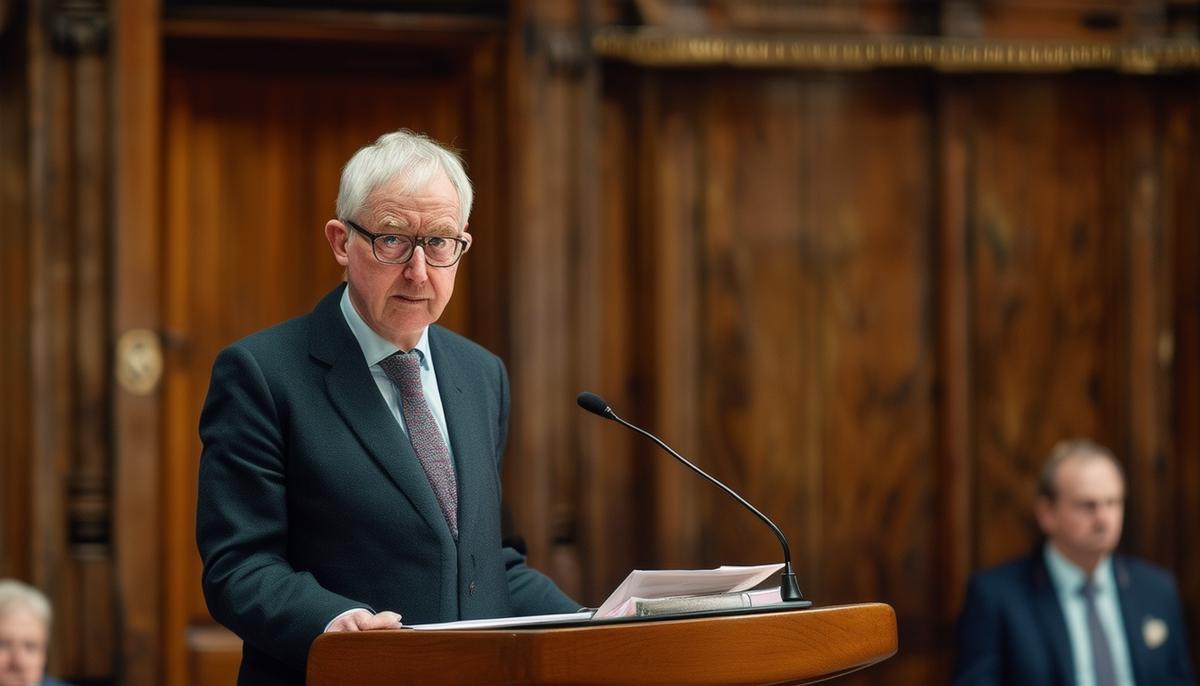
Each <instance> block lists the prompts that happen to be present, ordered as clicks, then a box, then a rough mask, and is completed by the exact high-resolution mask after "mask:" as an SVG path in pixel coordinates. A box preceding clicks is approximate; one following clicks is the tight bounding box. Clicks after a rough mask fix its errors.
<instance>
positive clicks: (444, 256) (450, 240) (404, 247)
mask: <svg viewBox="0 0 1200 686" xmlns="http://www.w3.org/2000/svg"><path fill="white" fill-rule="evenodd" d="M346 223H347V224H349V225H350V228H352V229H354V230H355V231H357V232H359V233H361V234H362V235H364V236H366V237H367V238H368V239H370V241H371V252H372V253H374V254H375V259H377V260H379V261H380V262H382V263H384V264H404V263H405V262H408V261H409V260H411V259H412V256H413V253H414V252H416V249H417V246H418V245H419V246H421V250H422V251H423V252H424V253H425V264H427V265H429V266H430V267H451V266H453V265H454V263H455V262H458V260H459V258H460V257H462V256H463V253H465V252H466V251H467V246H468V243H467V240H466V239H465V238H457V237H454V236H406V235H404V234H402V233H371V232H370V231H367V230H366V229H364V228H363V227H361V226H359V225H358V224H355V223H354V222H352V221H350V220H349V219H347V220H346Z"/></svg>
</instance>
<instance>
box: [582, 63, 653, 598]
mask: <svg viewBox="0 0 1200 686" xmlns="http://www.w3.org/2000/svg"><path fill="white" fill-rule="evenodd" d="M621 71H622V72H623V71H624V70H621ZM636 84H637V77H636V76H634V75H632V74H629V73H627V72H625V73H621V74H616V75H614V74H612V73H611V72H610V71H609V70H606V72H605V74H604V82H603V84H602V88H603V95H602V99H601V102H600V104H599V105H598V108H599V114H598V116H599V118H600V124H599V134H598V138H599V140H600V141H603V143H604V144H603V146H602V148H601V150H600V151H599V162H598V166H597V169H598V177H599V178H598V181H599V183H600V184H601V187H600V189H599V200H600V201H599V207H598V208H597V210H596V218H597V220H598V225H597V226H595V227H594V230H592V231H583V232H581V233H580V235H579V238H578V240H579V256H580V264H579V295H578V298H579V312H580V315H579V379H580V383H579V386H580V390H589V391H592V392H594V393H597V394H599V395H600V396H601V397H603V398H604V399H606V400H607V401H608V402H610V403H612V405H613V407H614V408H615V410H616V411H617V412H618V413H619V414H621V415H622V416H624V417H629V418H631V419H635V418H637V415H635V414H631V413H632V412H634V411H635V410H636V409H637V407H638V405H637V404H636V400H637V399H638V398H639V396H640V394H641V390H642V387H641V386H640V385H639V381H640V379H639V377H638V375H636V374H634V373H633V370H634V369H635V365H636V364H637V361H638V358H639V355H640V353H641V349H640V348H639V347H638V346H637V345H636V341H637V340H638V335H639V329H638V327H637V326H636V323H635V322H634V320H633V318H632V316H631V315H632V313H633V312H634V309H635V306H636V303H637V302H639V301H640V300H641V295H642V292H643V291H642V289H641V287H640V285H639V284H637V283H634V282H633V281H632V280H631V279H629V278H626V277H625V275H624V274H625V269H626V264H627V261H628V260H627V256H628V255H630V254H632V253H633V252H634V251H636V250H637V249H638V246H640V241H641V239H642V238H643V236H642V235H641V234H640V233H638V232H637V227H638V225H639V224H640V222H639V221H638V219H637V213H638V212H639V210H640V209H641V203H639V202H638V197H639V196H638V189H639V188H640V187H641V186H642V184H641V179H642V173H643V170H642V169H641V167H640V161H641V157H640V156H639V155H638V146H637V143H636V142H635V141H638V140H640V139H639V138H638V137H639V135H640V133H639V131H640V128H639V126H638V120H637V114H636V113H637V107H638V105H637V98H633V99H632V100H631V99H628V98H622V97H617V96H616V95H615V94H614V93H613V91H616V92H619V93H622V94H627V93H629V92H635V93H636V92H640V89H639V88H638V86H637V85H636ZM576 422H577V426H578V427H579V428H578V432H577V434H576V435H577V440H578V443H579V446H578V455H579V461H580V479H581V481H582V482H583V483H585V484H588V488H586V489H584V490H583V493H582V498H583V504H582V520H583V531H582V537H581V539H582V540H581V542H582V545H583V546H584V548H585V549H586V551H587V553H588V554H587V556H586V558H585V560H586V565H585V567H584V571H583V574H584V577H585V578H584V590H583V597H582V598H580V600H582V601H584V602H587V603H589V604H592V605H599V604H600V603H601V602H603V600H604V598H605V597H606V596H607V595H608V593H610V592H611V591H612V590H613V589H614V588H616V586H617V584H619V583H620V582H621V580H622V579H623V578H624V577H625V575H626V574H628V573H629V570H630V569H632V568H634V567H635V566H637V565H639V564H641V565H646V564H647V563H648V562H649V559H650V558H649V556H648V555H646V554H645V551H646V550H648V549H649V548H651V546H653V544H654V541H653V540H652V532H651V531H649V530H648V529H647V526H646V525H647V522H651V521H652V518H651V517H650V516H649V513H648V512H647V511H646V510H648V503H647V499H646V498H644V497H642V494H643V493H644V492H645V490H646V483H645V481H646V480H645V479H643V478H641V475H642V474H644V473H645V470H644V469H642V466H643V465H642V463H638V462H635V459H636V458H635V450H634V446H635V445H638V444H639V442H640V441H641V440H642V439H640V438H638V437H635V436H633V435H632V434H631V433H630V432H628V431H626V430H625V429H623V428H621V427H619V426H616V425H615V424H613V423H611V422H606V421H604V420H603V419H601V418H599V417H593V416H591V415H588V414H586V413H583V412H582V410H580V411H579V412H578V413H577V414H576Z"/></svg>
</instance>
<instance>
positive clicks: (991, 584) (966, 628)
mask: <svg viewBox="0 0 1200 686" xmlns="http://www.w3.org/2000/svg"><path fill="white" fill-rule="evenodd" d="M1113 572H1114V576H1115V577H1116V581H1117V594H1118V597H1119V598H1120V604H1121V617H1122V620H1123V621H1124V623H1125V634H1126V638H1127V641H1128V644H1129V656H1130V660H1131V663H1132V664H1131V665H1130V666H1131V668H1132V670H1133V676H1134V679H1135V680H1136V681H1137V683H1138V684H1139V686H1170V685H1173V684H1192V683H1194V679H1193V676H1192V668H1191V662H1190V659H1189V657H1188V645H1187V638H1186V637H1185V635H1184V628H1183V618H1182V611H1181V605H1180V602H1179V593H1178V591H1177V590H1176V588H1175V581H1174V579H1173V578H1172V577H1171V575H1170V574H1168V573H1167V572H1166V571H1164V570H1162V569H1159V568H1158V567H1155V566H1154V565H1151V564H1149V563H1147V562H1144V561H1142V560H1138V559H1136V558H1132V557H1128V556H1123V555H1114V556H1113ZM1160 629H1165V631H1166V634H1165V637H1163V636H1162V633H1161V631H1160ZM1159 638H1162V640H1161V642H1159V641H1158V639H1159ZM1074 683H1075V666H1074V661H1073V658H1072V655H1071V641H1070V638H1069V637H1068V635H1067V623H1066V619H1065V618H1064V616H1063V612H1062V609H1061V607H1060V606H1059V604H1058V597H1057V595H1056V594H1055V590H1054V583H1053V582H1052V581H1051V580H1050V574H1049V572H1048V571H1047V569H1046V563H1045V558H1044V553H1043V550H1042V549H1041V548H1040V547H1039V548H1038V550H1037V551H1036V552H1034V553H1033V554H1032V555H1030V556H1029V557H1027V558H1022V559H1020V560H1017V561H1015V562H1010V563H1008V564H1005V565H1001V566H999V567H995V568H993V569H989V570H985V571H983V572H979V573H978V574H976V575H974V576H973V577H972V578H971V581H970V583H969V585H968V587H967V599H966V604H965V605H964V607H963V611H962V614H961V615H960V616H959V621H958V652H957V654H956V656H955V664H954V684H956V686H986V685H988V684H1021V685H1022V686H1071V685H1073V684H1074Z"/></svg>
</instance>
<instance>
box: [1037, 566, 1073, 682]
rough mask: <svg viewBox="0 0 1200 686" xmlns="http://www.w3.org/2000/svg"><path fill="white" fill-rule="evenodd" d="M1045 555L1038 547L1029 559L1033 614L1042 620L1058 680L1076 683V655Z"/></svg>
mask: <svg viewBox="0 0 1200 686" xmlns="http://www.w3.org/2000/svg"><path fill="white" fill-rule="evenodd" d="M1042 555H1043V552H1042V549H1041V548H1038V550H1037V551H1035V552H1034V554H1033V557H1032V558H1031V559H1030V575H1031V577H1032V579H1031V581H1032V584H1031V585H1032V587H1033V597H1032V598H1031V600H1032V602H1033V607H1034V614H1036V615H1037V618H1038V621H1039V622H1041V624H1042V629H1043V630H1044V631H1043V635H1044V636H1045V637H1046V643H1047V646H1048V647H1049V649H1050V655H1051V657H1052V658H1053V660H1054V669H1055V671H1056V672H1057V673H1058V678H1059V683H1062V684H1074V683H1075V664H1074V658H1072V657H1071V639H1070V637H1069V636H1068V635H1067V620H1066V619H1064V618H1063V611H1062V607H1061V606H1060V605H1059V604H1058V595H1057V594H1056V593H1055V591H1054V584H1053V583H1052V582H1051V581H1050V573H1049V572H1048V571H1046V562H1045V560H1044V558H1043V557H1042Z"/></svg>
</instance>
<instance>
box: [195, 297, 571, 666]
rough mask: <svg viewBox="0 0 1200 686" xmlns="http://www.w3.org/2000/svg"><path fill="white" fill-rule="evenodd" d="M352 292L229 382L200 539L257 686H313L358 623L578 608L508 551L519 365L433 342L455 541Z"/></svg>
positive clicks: (323, 307) (256, 342)
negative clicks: (343, 627)
mask: <svg viewBox="0 0 1200 686" xmlns="http://www.w3.org/2000/svg"><path fill="white" fill-rule="evenodd" d="M344 288H345V286H344V285H342V286H339V287H338V288H336V289H334V290H333V292H331V293H330V294H329V295H327V296H325V298H324V299H322V300H321V302H320V303H319V304H318V305H317V307H316V308H315V309H314V310H313V311H312V313H310V314H308V315H307V316H304V317H300V318H298V319H294V320H292V321H289V322H285V323H283V324H280V325H278V326H275V327H272V328H270V329H267V330H265V331H261V332H259V333H257V334H254V335H252V336H250V337H248V338H245V339H243V340H241V341H238V342H237V343H234V344H233V345H231V346H230V347H228V348H226V349H225V350H223V351H222V352H221V353H220V355H218V356H217V359H216V362H215V364H214V366H213V373H212V381H211V384H210V386H209V390H208V397H207V399H206V400H205V403H204V410H203V412H202V414H201V417H200V438H201V439H202V441H203V443H204V450H203V453H202V456H201V460H200V478H199V493H198V502H197V512H196V540H197V543H198V545H199V548H200V555H201V558H202V559H203V561H204V571H203V588H204V596H205V599H206V600H207V602H208V608H209V611H210V612H211V613H212V615H213V617H214V618H216V620H217V621H219V622H221V623H222V624H224V625H225V626H227V627H229V628H230V629H232V630H233V632H234V633H236V634H237V635H238V636H240V637H241V638H242V640H243V651H242V665H241V672H240V676H239V683H242V684H254V685H255V686H258V685H260V684H264V685H273V684H302V683H303V682H304V669H305V661H306V659H307V656H308V649H309V645H310V644H311V643H312V641H313V640H314V639H315V638H316V637H317V636H318V635H319V634H320V633H321V632H322V631H323V630H324V628H325V625H326V624H327V623H328V622H329V621H330V620H331V619H333V618H334V617H335V616H336V615H338V614H340V613H341V612H343V611H345V610H348V609H351V608H355V607H363V606H366V607H368V608H370V609H373V610H377V611H378V610H394V611H397V612H399V613H401V614H402V615H403V620H404V622H405V623H406V624H420V623H427V622H440V621H452V620H458V619H474V618H484V617H501V616H509V615H522V614H540V613H548V612H572V611H574V610H576V609H578V607H579V605H578V604H577V603H575V602H574V601H572V600H571V599H570V598H568V597H567V596H566V595H564V594H563V593H562V592H561V591H559V589H558V587H556V586H555V585H554V584H553V582H551V581H550V580H549V579H548V578H546V577H545V576H543V575H541V574H539V573H538V572H536V571H534V570H533V569H531V568H529V567H527V566H526V565H525V558H524V556H522V555H521V554H520V553H519V552H517V551H516V550H514V549H513V548H511V547H506V546H504V545H503V544H502V542H501V511H500V461H501V455H502V453H503V450H504V444H505V438H506V433H507V429H508V403H509V396H508V376H507V374H506V373H505V370H504V365H503V363H501V361H500V359H499V358H498V357H496V356H495V355H493V354H491V353H489V352H487V351H486V350H484V349H483V348H481V347H480V346H478V345H476V344H475V343H472V342H471V341H469V340H467V339H465V338H463V337H461V336H458V335H456V334H454V333H451V332H449V331H447V330H446V329H443V328H441V327H437V326H431V327H430V329H429V345H430V351H431V354H432V357H433V363H434V365H435V367H436V369H437V379H438V391H439V392H440V393H441V398H442V406H443V409H444V410H445V414H446V423H447V429H448V433H449V437H450V448H451V451H452V452H453V455H454V467H455V472H456V474H457V477H458V489H459V494H458V502H459V517H458V524H459V536H458V540H457V541H455V540H454V538H453V537H452V536H451V534H450V530H449V527H448V526H447V525H446V520H445V518H444V517H443V516H442V512H441V509H440V508H439V507H438V503H437V497H436V496H435V495H434V493H433V489H432V488H431V487H430V485H429V481H428V479H427V478H426V476H425V473H424V471H423V470H422V468H421V466H420V463H419V462H418V461H417V458H416V456H415V454H413V452H412V445H411V444H410V443H409V441H408V438H407V437H406V436H405V434H404V432H403V431H402V430H401V429H400V427H399V425H398V424H397V423H396V420H395V418H394V417H393V416H392V414H391V412H390V411H389V410H388V408H387V405H386V403H385V402H384V400H383V398H382V396H381V395H380V393H379V389H378V387H377V386H376V384H375V381H374V379H373V378H372V377H371V372H370V370H369V369H368V367H367V364H366V361H365V360H364V359H363V354H362V349H361V347H360V346H359V344H358V341H357V340H356V339H355V338H354V334H353V333H352V332H351V331H350V327H349V325H347V323H346V320H345V317H344V316H343V315H342V311H341V307H340V304H339V303H340V299H341V295H342V290H343V289H344Z"/></svg>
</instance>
